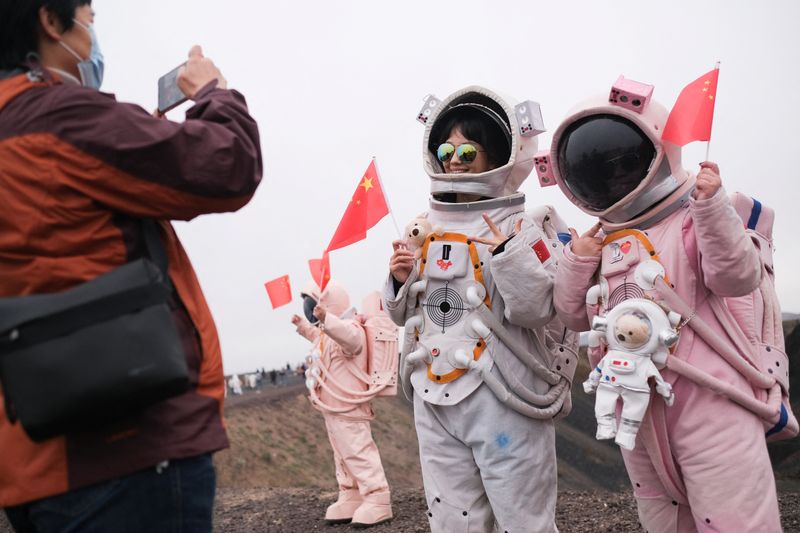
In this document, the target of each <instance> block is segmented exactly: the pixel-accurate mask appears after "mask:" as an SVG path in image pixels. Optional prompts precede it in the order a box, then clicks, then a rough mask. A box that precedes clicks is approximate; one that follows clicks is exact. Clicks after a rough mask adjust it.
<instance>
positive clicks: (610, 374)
mask: <svg viewBox="0 0 800 533" xmlns="http://www.w3.org/2000/svg"><path fill="white" fill-rule="evenodd" d="M590 292H591V291H590ZM679 320H680V315H676V314H675V313H670V316H669V317H668V316H667V314H666V313H665V312H664V311H663V310H662V309H661V308H660V307H659V306H658V305H656V304H655V303H653V302H651V301H649V300H645V299H643V298H635V299H630V300H626V301H625V302H622V303H621V304H619V305H618V306H616V307H614V309H612V310H611V311H610V312H609V313H608V314H607V315H606V316H605V317H595V319H594V322H593V323H592V332H591V333H590V334H589V350H596V349H599V348H600V342H601V339H602V340H604V341H605V344H606V346H607V347H608V351H607V352H606V354H605V356H603V358H602V359H601V360H600V362H599V363H597V366H595V368H594V370H592V372H591V373H590V374H589V379H587V380H586V381H585V382H584V383H583V388H584V391H586V392H587V393H593V392H595V391H596V392H597V398H596V400H595V416H596V417H597V438H598V439H601V440H602V439H612V438H614V437H615V436H616V442H617V444H619V445H620V446H621V447H622V448H625V449H627V450H632V449H633V448H634V445H635V442H636V433H637V432H638V431H639V426H640V425H641V423H642V419H643V418H644V414H645V412H646V411H647V405H648V403H649V402H650V384H649V383H648V380H649V379H650V378H652V379H653V380H654V381H655V383H656V392H657V393H658V394H660V395H661V396H663V397H664V399H665V400H666V402H667V405H672V403H673V401H674V399H675V396H674V394H673V393H672V386H671V385H670V384H669V383H667V382H666V381H664V379H663V378H662V377H661V374H660V373H659V371H658V368H656V365H655V363H654V362H653V358H657V359H658V360H660V361H662V364H663V361H664V360H665V359H666V357H667V350H668V347H669V346H672V345H673V344H674V343H675V342H677V340H678V334H677V332H675V330H674V329H673V327H674V326H676V325H677V324H678V321H679ZM602 333H604V335H602ZM618 399H621V400H622V411H621V413H620V423H619V429H617V424H616V420H615V417H616V412H617V400H618Z"/></svg>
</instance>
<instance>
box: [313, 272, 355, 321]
mask: <svg viewBox="0 0 800 533" xmlns="http://www.w3.org/2000/svg"><path fill="white" fill-rule="evenodd" d="M300 295H301V296H302V297H303V313H304V314H305V315H306V318H307V319H308V321H309V322H311V323H312V324H316V323H317V322H319V321H318V320H317V317H315V316H314V308H315V307H316V306H317V304H319V305H321V306H322V307H324V308H325V309H326V310H327V311H328V312H329V313H333V314H334V315H335V316H337V317H340V318H341V317H344V316H346V315H348V313H350V314H352V312H353V311H354V310H353V309H352V308H351V307H350V296H348V294H347V289H345V287H344V285H342V284H341V283H339V282H338V281H336V280H334V279H332V280H330V281H328V283H327V284H326V285H325V289H324V290H323V291H322V292H321V293H320V290H319V286H318V285H317V284H316V283H315V282H310V283H309V284H308V285H306V286H305V287H304V288H303V290H302V291H301V292H300Z"/></svg>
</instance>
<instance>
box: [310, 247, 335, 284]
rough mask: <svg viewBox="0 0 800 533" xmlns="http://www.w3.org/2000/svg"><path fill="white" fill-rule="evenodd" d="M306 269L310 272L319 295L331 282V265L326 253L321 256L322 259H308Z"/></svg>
mask: <svg viewBox="0 0 800 533" xmlns="http://www.w3.org/2000/svg"><path fill="white" fill-rule="evenodd" d="M308 269H309V270H310V271H311V279H313V280H314V282H315V283H316V284H317V286H318V287H319V291H320V293H321V292H322V291H324V290H325V286H326V285H328V282H329V281H330V280H331V263H330V260H329V258H328V252H325V253H323V254H322V259H309V260H308Z"/></svg>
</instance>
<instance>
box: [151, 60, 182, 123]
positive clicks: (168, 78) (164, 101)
mask: <svg viewBox="0 0 800 533" xmlns="http://www.w3.org/2000/svg"><path fill="white" fill-rule="evenodd" d="M185 64H186V63H181V64H180V65H178V66H177V67H175V68H174V69H172V70H170V71H169V72H167V73H166V74H164V75H163V76H161V77H160V78H158V112H159V113H161V114H162V115H163V114H164V113H166V112H167V111H169V110H170V109H173V108H174V107H177V106H179V105H181V104H182V103H184V102H185V101H186V100H188V99H189V98H188V97H187V96H186V95H185V94H183V91H181V90H180V88H178V71H179V70H180V69H181V67H182V66H184V65H185Z"/></svg>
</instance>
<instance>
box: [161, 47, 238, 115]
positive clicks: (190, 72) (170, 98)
mask: <svg viewBox="0 0 800 533" xmlns="http://www.w3.org/2000/svg"><path fill="white" fill-rule="evenodd" d="M181 69H183V70H181ZM179 75H180V76H179ZM214 80H216V81H217V87H218V88H220V89H227V88H228V82H227V80H226V79H225V77H224V76H223V75H222V73H221V72H220V70H219V69H218V68H217V66H216V65H214V62H213V61H211V60H210V59H208V58H207V57H205V56H203V49H202V48H200V46H197V45H195V46H193V47H192V49H191V50H189V60H188V61H187V62H186V63H183V64H181V65H178V66H177V67H176V68H174V69H172V70H171V71H169V72H167V73H166V74H164V75H163V76H161V78H159V80H158V112H159V113H161V114H162V115H163V114H164V113H166V112H167V111H169V110H170V109H173V108H174V107H176V106H178V105H180V104H182V103H183V102H185V101H186V100H188V99H189V98H193V97H194V95H195V94H197V91H199V90H200V89H202V88H203V87H205V86H206V85H208V84H209V83H211V82H212V81H214Z"/></svg>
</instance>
